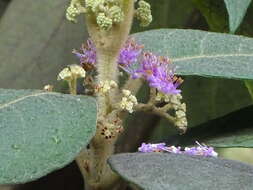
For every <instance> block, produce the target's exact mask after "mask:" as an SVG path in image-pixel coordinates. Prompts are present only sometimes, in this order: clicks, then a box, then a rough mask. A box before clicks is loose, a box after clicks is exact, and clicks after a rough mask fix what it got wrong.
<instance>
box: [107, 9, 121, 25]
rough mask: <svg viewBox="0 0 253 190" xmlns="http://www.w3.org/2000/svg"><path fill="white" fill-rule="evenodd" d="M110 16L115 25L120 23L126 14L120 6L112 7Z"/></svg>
mask: <svg viewBox="0 0 253 190" xmlns="http://www.w3.org/2000/svg"><path fill="white" fill-rule="evenodd" d="M109 14H110V15H111V18H112V21H113V22H114V23H120V22H121V21H123V19H124V13H123V12H122V10H121V8H120V7H119V6H116V5H114V6H112V7H111V8H110V9H109Z"/></svg>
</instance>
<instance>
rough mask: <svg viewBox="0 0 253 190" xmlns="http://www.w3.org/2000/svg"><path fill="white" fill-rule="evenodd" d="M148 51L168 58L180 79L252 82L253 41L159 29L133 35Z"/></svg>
mask: <svg viewBox="0 0 253 190" xmlns="http://www.w3.org/2000/svg"><path fill="white" fill-rule="evenodd" d="M134 37H135V38H136V39H137V41H138V42H139V43H142V44H144V45H145V49H146V50H148V51H151V52H154V53H156V54H158V55H162V56H168V57H169V58H171V59H172V62H173V63H174V64H175V65H176V66H178V69H177V73H178V74H180V75H198V76H209V77H223V78H234V79H253V39H252V38H247V37H242V36H235V35H229V34H219V33H213V32H204V31H198V30H180V29H160V30H150V31H146V32H140V33H137V34H135V35H134Z"/></svg>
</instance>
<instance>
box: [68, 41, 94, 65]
mask: <svg viewBox="0 0 253 190" xmlns="http://www.w3.org/2000/svg"><path fill="white" fill-rule="evenodd" d="M81 52H82V53H80V52H78V51H77V50H75V49H74V50H73V51H72V53H73V54H75V55H76V56H77V57H78V58H79V60H80V63H81V64H82V65H83V64H90V65H94V64H95V63H96V62H97V55H96V48H95V45H94V44H93V42H92V41H91V39H88V40H87V43H86V44H83V45H82V47H81Z"/></svg>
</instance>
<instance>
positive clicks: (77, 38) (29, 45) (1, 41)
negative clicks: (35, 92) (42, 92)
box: [0, 0, 88, 89]
mask: <svg viewBox="0 0 253 190" xmlns="http://www.w3.org/2000/svg"><path fill="white" fill-rule="evenodd" d="M69 2H70V0H53V1H52V0H43V1H34V0H26V1H25V2H24V1H20V0H12V1H11V2H10V3H9V5H8V8H7V9H6V11H5V13H4V14H3V16H2V17H1V20H0V34H1V36H0V52H1V53H0V64H1V69H0V81H1V82H0V84H1V88H14V89H18V88H19V89H24V88H28V89H42V88H43V86H44V85H46V84H56V78H57V74H58V72H59V71H61V69H62V68H63V67H65V66H66V65H69V64H73V63H75V62H76V63H78V62H79V60H78V59H77V58H76V57H75V56H74V55H73V54H72V53H71V52H72V50H73V49H74V48H76V49H79V47H81V43H83V41H84V40H85V39H86V38H87V36H88V34H87V32H86V31H85V25H84V19H83V17H82V16H80V17H79V21H78V24H72V23H70V22H69V21H67V20H66V19H65V11H66V8H67V5H68V4H69ZM31 79H32V80H31Z"/></svg>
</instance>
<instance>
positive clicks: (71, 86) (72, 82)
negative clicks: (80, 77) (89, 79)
mask: <svg viewBox="0 0 253 190" xmlns="http://www.w3.org/2000/svg"><path fill="white" fill-rule="evenodd" d="M76 80H77V79H76V78H75V79H72V80H70V81H68V85H69V92H70V94H72V95H76Z"/></svg>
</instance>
